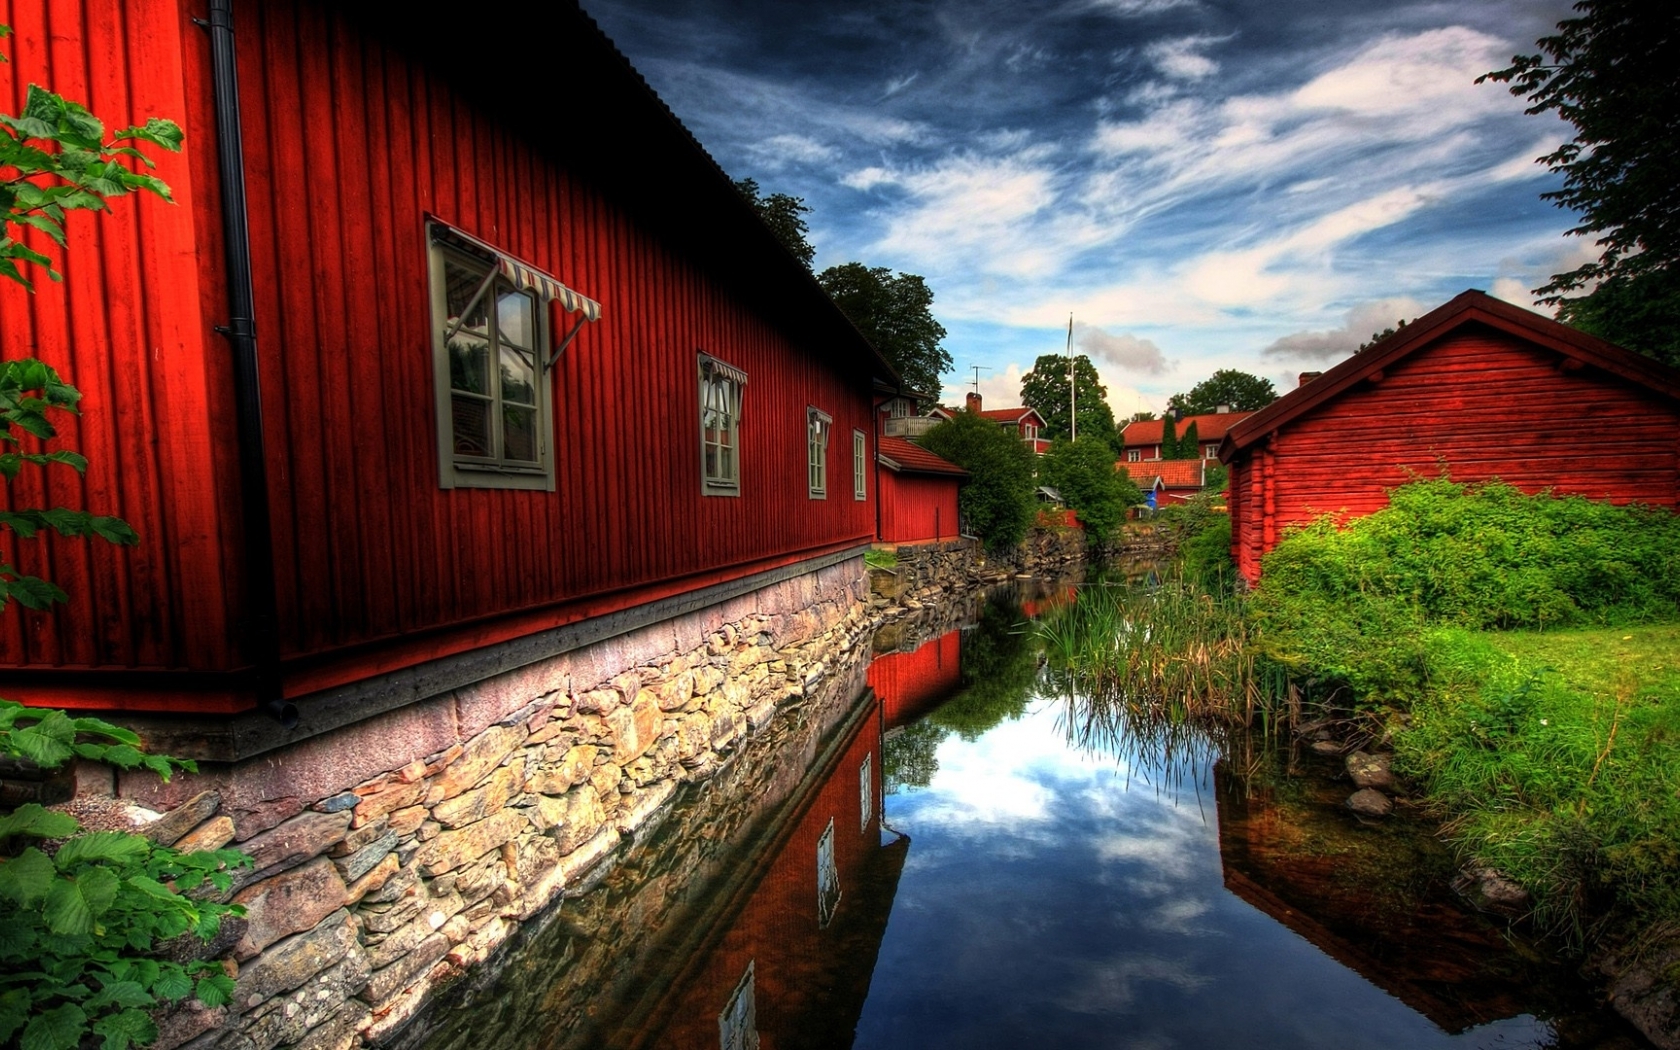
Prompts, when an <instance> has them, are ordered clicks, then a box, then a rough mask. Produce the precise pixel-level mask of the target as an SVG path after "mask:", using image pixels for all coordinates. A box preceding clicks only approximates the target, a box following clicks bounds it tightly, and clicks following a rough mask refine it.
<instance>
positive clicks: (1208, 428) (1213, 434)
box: [1120, 412, 1254, 448]
mask: <svg viewBox="0 0 1680 1050" xmlns="http://www.w3.org/2000/svg"><path fill="white" fill-rule="evenodd" d="M1253 414H1254V413H1253V412H1221V413H1211V414H1209V415H1205V416H1185V417H1184V418H1183V419H1181V420H1179V421H1178V422H1177V423H1175V424H1174V425H1173V433H1174V434H1176V435H1178V436H1179V437H1183V436H1184V431H1185V430H1186V429H1188V428H1189V426H1190V424H1192V423H1194V424H1196V440H1197V441H1199V442H1201V443H1202V444H1207V443H1208V442H1211V441H1219V440H1222V439H1223V438H1224V437H1225V432H1226V431H1227V430H1230V429H1231V428H1232V427H1234V426H1236V425H1237V424H1238V423H1240V422H1242V421H1243V420H1245V419H1247V418H1248V417H1249V416H1252V415H1253ZM1162 422H1163V421H1162V420H1159V419H1145V420H1140V421H1137V422H1133V423H1127V424H1126V425H1125V426H1123V427H1121V428H1120V437H1121V438H1122V439H1123V440H1124V441H1125V442H1126V447H1127V448H1147V447H1148V446H1150V445H1159V444H1160V443H1161V424H1162Z"/></svg>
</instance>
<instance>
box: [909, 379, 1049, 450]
mask: <svg viewBox="0 0 1680 1050" xmlns="http://www.w3.org/2000/svg"><path fill="white" fill-rule="evenodd" d="M963 408H964V409H966V410H967V411H969V412H974V413H977V414H978V415H979V416H980V418H981V419H985V420H989V421H991V422H993V423H996V424H997V425H998V426H1000V427H1002V428H1003V429H1005V430H1007V431H1009V432H1011V433H1012V434H1014V435H1015V436H1016V437H1018V438H1020V439H1021V440H1022V441H1024V442H1026V445H1027V447H1028V448H1030V449H1032V452H1033V455H1035V456H1042V455H1044V454H1045V453H1046V452H1048V451H1050V442H1049V440H1048V439H1046V438H1044V437H1042V436H1041V435H1042V434H1043V433H1044V417H1043V416H1041V415H1039V414H1038V410H1037V409H1036V408H982V407H981V399H980V395H979V394H969V395H968V399H967V401H966V402H965V403H964V405H963ZM953 411H954V410H953V409H949V408H946V407H944V406H943V405H940V406H938V407H936V408H935V409H934V413H935V414H936V415H940V416H943V417H944V418H945V419H950V418H951V413H952V412H953Z"/></svg>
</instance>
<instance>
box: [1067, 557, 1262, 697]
mask: <svg viewBox="0 0 1680 1050" xmlns="http://www.w3.org/2000/svg"><path fill="white" fill-rule="evenodd" d="M1038 631H1039V635H1040V637H1041V638H1042V640H1043V643H1044V651H1045V654H1046V658H1047V660H1048V662H1049V665H1050V668H1051V669H1052V671H1054V672H1058V673H1066V674H1068V675H1070V676H1072V677H1073V678H1074V679H1075V680H1076V682H1077V684H1078V687H1079V690H1080V691H1081V692H1083V693H1085V694H1086V695H1088V696H1091V697H1093V698H1100V699H1103V700H1105V702H1108V703H1111V704H1119V705H1121V706H1123V707H1125V708H1127V709H1130V710H1132V711H1134V712H1142V711H1144V710H1151V711H1159V712H1162V713H1164V714H1167V715H1169V716H1172V717H1178V718H1189V719H1193V720H1198V721H1222V722H1227V723H1235V724H1242V725H1256V724H1257V725H1259V726H1260V727H1261V728H1264V729H1268V730H1269V729H1271V728H1272V727H1273V726H1274V725H1275V724H1276V722H1277V715H1278V714H1279V713H1280V711H1282V710H1284V709H1285V706H1286V705H1285V699H1284V698H1285V695H1286V688H1285V686H1284V684H1283V683H1282V682H1281V681H1273V679H1274V678H1275V677H1276V676H1275V675H1274V674H1273V673H1271V671H1270V669H1269V668H1266V667H1262V666H1260V665H1258V664H1257V662H1256V658H1255V655H1254V646H1253V645H1252V644H1251V642H1252V638H1251V637H1250V627H1249V624H1248V621H1247V620H1246V618H1245V617H1244V616H1243V610H1242V605H1241V601H1240V599H1238V598H1236V597H1235V596H1224V597H1221V596H1214V595H1210V594H1207V593H1204V592H1203V591H1202V590H1200V589H1199V588H1196V587H1193V586H1191V585H1189V584H1187V583H1185V582H1183V581H1181V580H1176V579H1166V580H1163V581H1161V582H1160V583H1158V584H1157V585H1155V586H1153V587H1138V586H1105V585H1100V584H1099V585H1096V586H1090V587H1086V588H1085V589H1083V590H1081V591H1080V592H1079V595H1078V598H1077V599H1076V600H1075V601H1074V602H1073V603H1072V604H1070V605H1067V606H1064V607H1063V608H1060V609H1057V610H1055V611H1053V612H1052V613H1051V614H1050V615H1048V616H1046V617H1045V618H1044V619H1042V620H1041V621H1039V624H1038Z"/></svg>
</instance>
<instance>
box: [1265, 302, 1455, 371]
mask: <svg viewBox="0 0 1680 1050" xmlns="http://www.w3.org/2000/svg"><path fill="white" fill-rule="evenodd" d="M1424 312H1425V308H1424V306H1423V304H1422V303H1420V302H1418V301H1417V300H1416V299H1409V298H1397V299H1378V300H1374V301H1372V302H1368V303H1360V304H1359V305H1358V306H1355V307H1354V308H1353V309H1351V310H1349V311H1348V312H1347V320H1346V323H1344V324H1343V325H1342V327H1340V328H1331V329H1327V330H1324V331H1309V332H1296V333H1294V334H1293V335H1286V336H1284V337H1283V338H1281V339H1278V340H1277V341H1275V342H1273V343H1272V344H1271V345H1270V346H1268V347H1266V348H1265V349H1264V350H1262V351H1260V354H1261V356H1262V357H1269V358H1279V359H1283V360H1287V361H1296V362H1299V363H1301V364H1330V363H1332V362H1335V361H1339V360H1341V359H1342V358H1344V357H1347V356H1349V355H1350V354H1352V353H1353V352H1354V351H1355V350H1357V349H1359V344H1360V343H1364V342H1368V341H1369V340H1370V338H1371V336H1373V335H1375V334H1376V333H1378V332H1381V331H1384V330H1385V329H1388V328H1391V327H1393V326H1394V324H1395V322H1396V321H1400V320H1406V321H1410V320H1412V319H1413V318H1415V317H1417V316H1419V315H1420V314H1422V313H1424Z"/></svg>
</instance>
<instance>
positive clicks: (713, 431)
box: [700, 354, 747, 496]
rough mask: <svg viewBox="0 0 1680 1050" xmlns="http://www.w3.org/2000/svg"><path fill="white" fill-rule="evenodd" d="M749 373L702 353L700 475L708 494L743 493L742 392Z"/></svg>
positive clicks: (731, 494)
mask: <svg viewBox="0 0 1680 1050" xmlns="http://www.w3.org/2000/svg"><path fill="white" fill-rule="evenodd" d="M746 385H747V374H746V373H745V372H743V371H741V370H740V369H738V368H735V367H733V366H731V365H726V364H724V363H723V362H722V361H719V360H718V359H717V358H715V357H712V356H711V355H709V354H701V355H700V477H701V487H702V489H703V491H704V492H705V493H706V494H707V495H709V496H739V495H740V494H741V392H742V390H743V388H745V387H746Z"/></svg>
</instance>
